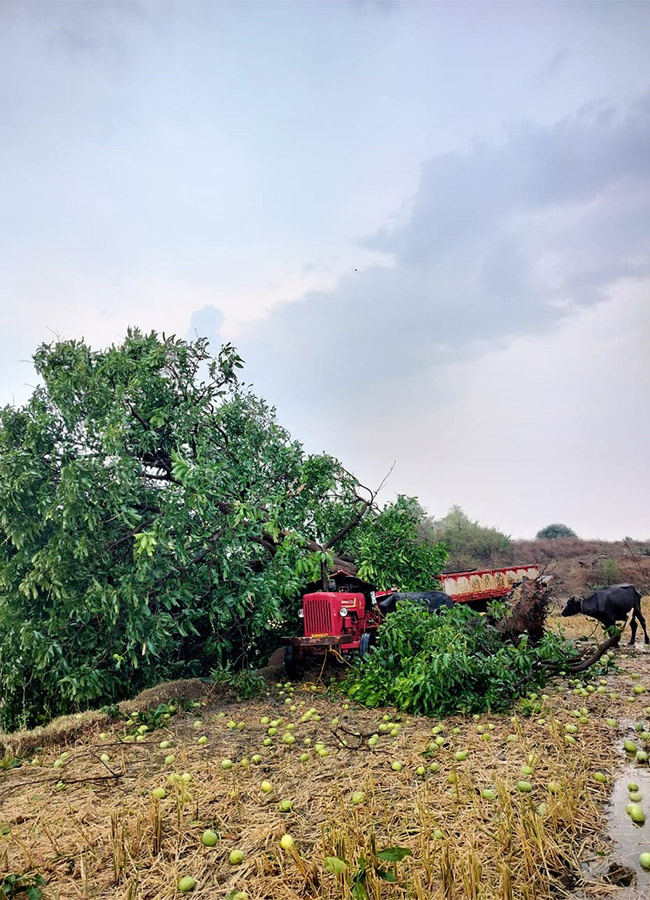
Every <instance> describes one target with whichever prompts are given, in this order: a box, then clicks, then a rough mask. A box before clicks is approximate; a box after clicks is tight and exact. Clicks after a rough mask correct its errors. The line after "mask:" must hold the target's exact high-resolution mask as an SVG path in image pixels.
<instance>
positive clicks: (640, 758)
mask: <svg viewBox="0 0 650 900" xmlns="http://www.w3.org/2000/svg"><path fill="white" fill-rule="evenodd" d="M636 761H637V762H640V763H647V762H648V754H647V753H646V751H645V750H637V751H636Z"/></svg>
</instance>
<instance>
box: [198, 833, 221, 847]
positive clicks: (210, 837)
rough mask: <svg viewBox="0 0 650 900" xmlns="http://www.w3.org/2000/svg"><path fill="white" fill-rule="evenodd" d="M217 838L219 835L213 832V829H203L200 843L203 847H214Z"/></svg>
mask: <svg viewBox="0 0 650 900" xmlns="http://www.w3.org/2000/svg"><path fill="white" fill-rule="evenodd" d="M218 840H219V835H218V834H215V832H214V831H210V830H209V829H208V830H207V831H204V832H203V834H202V835H201V843H202V844H203V845H204V846H205V847H214V846H215V845H216V843H217V841H218Z"/></svg>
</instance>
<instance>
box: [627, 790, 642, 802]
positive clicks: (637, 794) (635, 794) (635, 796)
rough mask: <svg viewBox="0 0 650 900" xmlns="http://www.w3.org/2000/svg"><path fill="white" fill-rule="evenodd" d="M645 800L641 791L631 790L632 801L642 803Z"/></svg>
mask: <svg viewBox="0 0 650 900" xmlns="http://www.w3.org/2000/svg"><path fill="white" fill-rule="evenodd" d="M642 800H643V794H642V793H641V791H630V803H640V802H641V801H642Z"/></svg>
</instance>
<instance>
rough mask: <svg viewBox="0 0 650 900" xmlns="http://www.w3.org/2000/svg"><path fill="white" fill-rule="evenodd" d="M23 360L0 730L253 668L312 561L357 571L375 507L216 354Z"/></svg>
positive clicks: (3, 484) (71, 351)
mask: <svg viewBox="0 0 650 900" xmlns="http://www.w3.org/2000/svg"><path fill="white" fill-rule="evenodd" d="M34 360H35V365H36V369H37V372H38V374H39V375H40V378H41V380H42V385H41V386H40V387H38V388H37V389H36V390H35V391H34V393H33V395H32V397H31V399H30V400H29V402H28V403H27V404H26V405H25V406H24V407H23V408H20V409H16V408H13V407H5V408H4V409H3V410H0V725H2V726H4V727H8V726H16V725H17V724H18V723H23V722H25V723H27V724H33V723H34V722H36V721H39V720H42V719H45V718H48V717H50V716H52V715H53V714H57V713H60V712H64V711H69V710H71V709H75V708H84V707H86V706H89V705H93V704H97V703H101V702H108V701H113V700H116V699H119V698H121V697H124V696H127V695H129V694H132V693H134V692H135V691H137V690H139V689H140V688H142V687H143V686H146V685H149V684H152V683H155V682H156V681H159V680H161V679H164V678H170V677H178V676H183V675H189V674H204V673H206V672H208V671H209V670H210V668H213V667H217V666H219V665H222V664H224V663H225V662H226V661H229V662H231V663H232V664H233V665H235V666H237V665H242V664H247V663H250V662H254V661H255V660H257V659H259V658H261V657H263V656H264V653H265V652H267V651H268V650H270V649H271V648H272V647H273V646H275V644H277V640H278V635H279V630H280V628H281V627H282V625H283V623H284V622H285V620H286V618H287V616H288V614H289V613H290V612H292V611H293V606H294V604H295V599H296V597H297V596H298V595H299V592H300V589H301V587H302V585H303V584H304V583H305V582H306V581H309V580H313V579H314V578H315V577H318V575H319V573H320V572H321V569H322V567H323V566H324V565H333V566H338V567H341V566H344V567H348V568H349V569H350V570H354V568H355V566H354V560H353V557H354V556H356V557H357V563H360V564H361V565H362V566H363V565H364V564H365V565H366V566H367V565H368V564H370V562H371V560H369V558H368V553H369V552H372V541H370V543H369V542H368V540H366V541H365V543H364V539H363V538H364V534H366V533H367V532H368V530H370V531H372V532H373V533H376V532H377V529H378V528H379V529H381V521H382V519H383V517H385V516H386V515H388V516H389V519H390V508H389V509H388V510H387V511H386V512H384V511H379V510H377V509H376V508H375V506H374V503H373V501H374V497H373V494H372V492H371V491H368V490H367V489H364V488H362V486H361V485H360V484H359V482H358V481H357V480H356V479H355V478H354V477H353V476H352V475H351V474H350V473H349V472H347V470H346V469H345V468H344V467H343V466H342V465H341V464H340V463H339V462H338V461H337V460H335V459H333V458H332V457H330V456H327V455H309V454H306V453H305V452H304V450H303V448H302V447H301V445H300V444H299V443H297V442H296V441H294V440H292V439H291V437H290V435H289V434H288V433H287V432H286V431H285V430H284V429H283V428H282V427H281V426H280V425H279V424H278V423H277V421H276V419H275V415H274V411H273V410H272V409H271V408H269V406H268V405H267V404H266V403H265V402H264V400H262V399H260V398H259V397H257V396H256V395H254V394H253V393H251V392H250V391H249V390H248V389H246V388H245V387H244V386H243V385H242V384H241V383H240V381H239V380H238V377H237V375H238V370H239V369H240V368H241V366H242V361H241V359H240V357H239V356H238V355H237V353H236V351H235V349H234V348H233V347H232V346H230V345H225V346H224V347H223V348H222V349H221V351H220V353H219V355H218V357H217V358H211V356H210V354H209V352H208V348H207V342H206V341H205V340H203V339H199V340H197V341H195V342H192V343H187V342H185V341H182V340H178V339H176V338H174V337H171V338H170V337H165V336H162V337H159V336H158V335H156V334H149V335H145V334H142V333H140V332H139V331H137V330H133V331H130V332H129V333H128V335H127V337H126V339H125V340H124V342H123V343H122V344H121V345H120V346H115V347H111V348H109V349H107V350H104V351H93V350H92V349H91V348H89V347H88V346H87V345H86V344H85V343H83V342H77V341H66V342H59V343H56V344H54V345H48V346H45V345H44V346H41V347H40V348H39V349H38V351H37V353H36V355H35V357H34ZM393 524H394V523H393ZM402 524H403V536H404V538H405V539H406V540H407V542H408V540H409V539H410V538H411V537H412V534H413V528H414V525H413V522H412V520H409V521H408V522H407V521H406V520H403V522H402ZM392 527H393V526H392ZM364 554H365V555H364ZM407 555H408V554H407ZM421 562H423V563H426V564H428V563H430V562H431V559H430V558H429V557H427V558H426V559H424V558H423V559H422V560H421ZM407 563H408V565H404V564H403V562H402V564H401V569H400V561H399V560H398V559H397V560H394V566H393V571H392V572H391V573H390V574H391V576H392V578H393V580H394V581H395V582H396V583H398V584H399V583H400V580H401V578H402V576H403V575H408V577H409V578H410V577H411V572H410V569H409V566H410V565H411V560H410V559H409V560H408V561H407ZM421 574H422V573H421ZM436 574H437V572H431V573H430V575H429V577H430V579H431V581H433V579H434V578H435V575H436ZM422 577H423V578H424V579H425V580H426V575H422Z"/></svg>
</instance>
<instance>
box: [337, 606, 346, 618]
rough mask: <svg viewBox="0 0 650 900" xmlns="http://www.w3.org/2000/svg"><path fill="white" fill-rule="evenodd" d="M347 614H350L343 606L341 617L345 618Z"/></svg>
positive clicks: (340, 611) (340, 612)
mask: <svg viewBox="0 0 650 900" xmlns="http://www.w3.org/2000/svg"><path fill="white" fill-rule="evenodd" d="M347 614H348V611H347V609H346V608H345V607H344V606H342V607H341V608H340V610H339V615H340V616H343V618H345V617H346V616H347Z"/></svg>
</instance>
